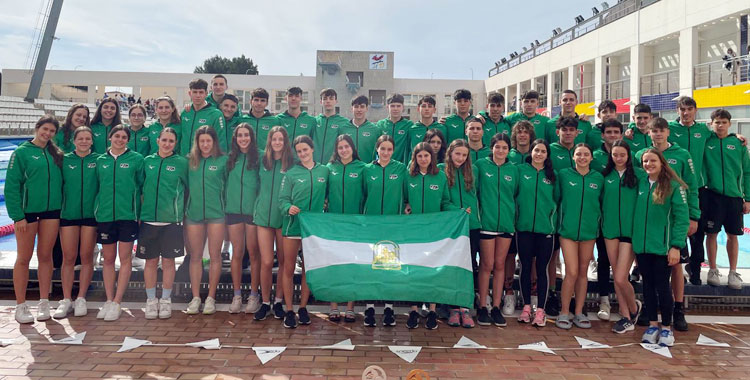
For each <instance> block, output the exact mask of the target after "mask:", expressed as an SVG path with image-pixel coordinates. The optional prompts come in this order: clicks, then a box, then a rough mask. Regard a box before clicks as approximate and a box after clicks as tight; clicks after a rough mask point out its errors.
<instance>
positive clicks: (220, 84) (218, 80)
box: [206, 74, 242, 117]
mask: <svg viewBox="0 0 750 380" xmlns="http://www.w3.org/2000/svg"><path fill="white" fill-rule="evenodd" d="M228 88H229V82H228V81H227V77H225V76H224V75H221V74H216V75H214V77H213V78H211V92H209V93H208V96H206V101H207V102H208V104H210V105H212V106H214V107H215V108H219V107H220V106H221V102H222V101H223V100H224V95H226V94H227V89H228ZM241 110H242V107H241V105H239V104H238V105H237V112H236V114H235V115H234V116H235V117H240V116H241V115H242V112H241Z"/></svg>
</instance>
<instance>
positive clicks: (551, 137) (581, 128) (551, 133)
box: [537, 114, 591, 145]
mask: <svg viewBox="0 0 750 380" xmlns="http://www.w3.org/2000/svg"><path fill="white" fill-rule="evenodd" d="M575 118H576V119H578V136H576V139H575V141H574V142H573V145H575V144H579V143H585V142H588V141H587V138H588V136H589V132H591V123H589V122H588V121H583V120H581V119H579V118H578V114H576V115H575ZM558 119H560V115H557V116H555V117H553V118H552V119H550V120H549V123H548V124H547V137H546V139H547V142H549V143H550V144H552V143H553V142H558V141H560V138H559V137H558V136H557V133H556V132H557V120H558ZM537 138H539V136H537Z"/></svg>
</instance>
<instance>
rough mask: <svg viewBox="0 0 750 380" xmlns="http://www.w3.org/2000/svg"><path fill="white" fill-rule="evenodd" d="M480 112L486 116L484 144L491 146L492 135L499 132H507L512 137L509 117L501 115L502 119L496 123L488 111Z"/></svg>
mask: <svg viewBox="0 0 750 380" xmlns="http://www.w3.org/2000/svg"><path fill="white" fill-rule="evenodd" d="M479 114H480V115H482V117H484V128H483V129H484V134H483V135H482V143H483V144H484V146H490V141H491V140H492V137H493V136H495V135H496V134H498V133H505V134H506V135H508V137H510V132H511V129H510V127H511V126H510V124H508V119H506V118H504V117H503V116H500V120H498V121H497V123H495V122H494V121H492V119H490V115H489V113H488V112H487V111H481V112H479Z"/></svg>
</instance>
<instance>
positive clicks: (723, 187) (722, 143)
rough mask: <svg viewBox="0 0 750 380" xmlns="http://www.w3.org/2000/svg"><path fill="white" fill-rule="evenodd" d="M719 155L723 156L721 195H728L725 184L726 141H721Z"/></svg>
mask: <svg viewBox="0 0 750 380" xmlns="http://www.w3.org/2000/svg"><path fill="white" fill-rule="evenodd" d="M719 153H720V154H721V194H726V190H727V189H726V185H725V184H724V139H719Z"/></svg>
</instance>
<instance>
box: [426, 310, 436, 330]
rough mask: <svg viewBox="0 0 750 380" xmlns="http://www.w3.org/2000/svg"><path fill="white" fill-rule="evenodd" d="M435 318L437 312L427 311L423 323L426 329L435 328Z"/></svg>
mask: <svg viewBox="0 0 750 380" xmlns="http://www.w3.org/2000/svg"><path fill="white" fill-rule="evenodd" d="M437 320H438V315H437V313H436V312H434V311H430V312H429V313H427V322H425V323H424V327H425V328H426V329H427V330H435V329H437V327H438V323H437Z"/></svg>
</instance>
